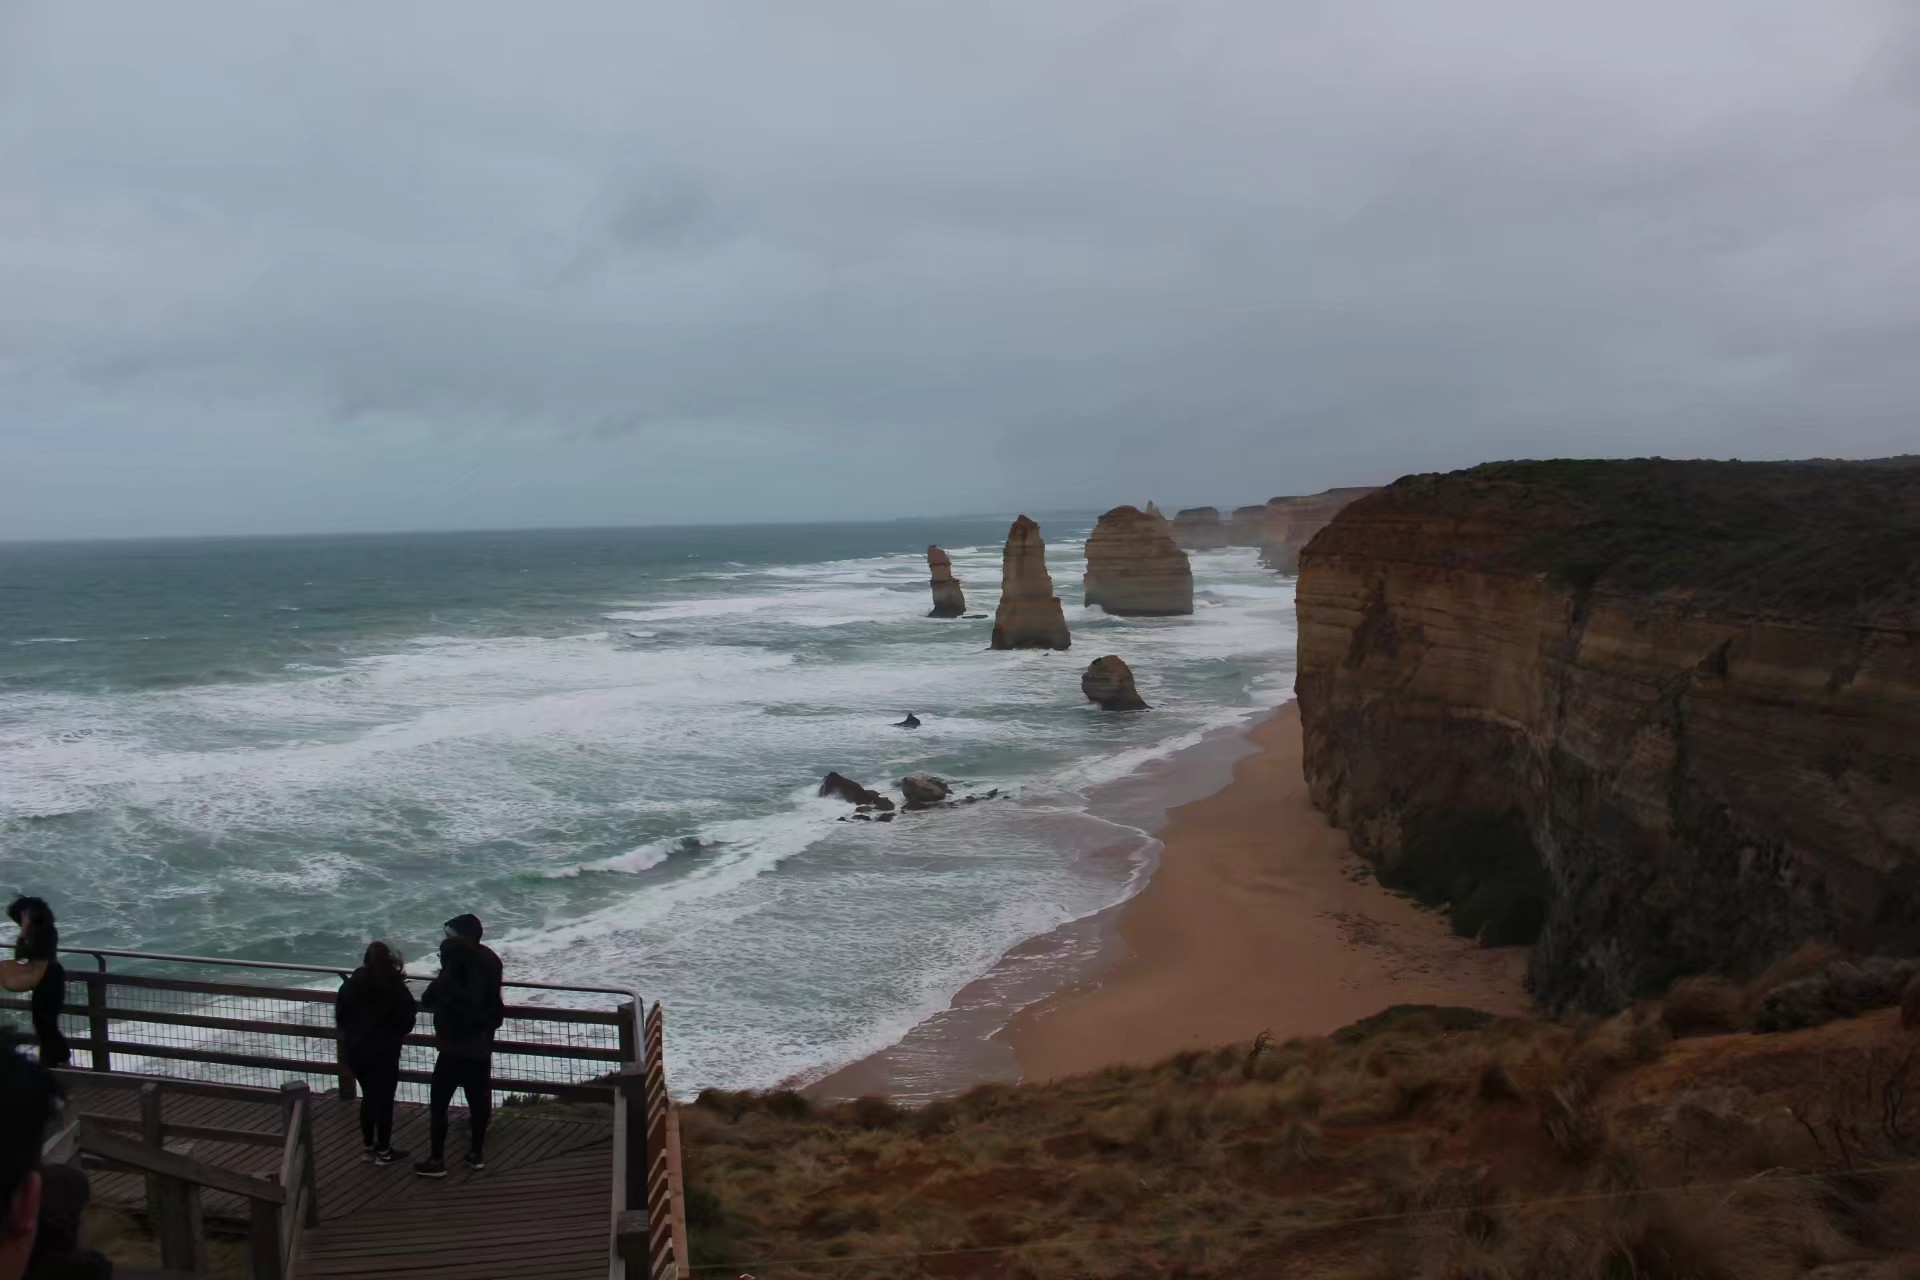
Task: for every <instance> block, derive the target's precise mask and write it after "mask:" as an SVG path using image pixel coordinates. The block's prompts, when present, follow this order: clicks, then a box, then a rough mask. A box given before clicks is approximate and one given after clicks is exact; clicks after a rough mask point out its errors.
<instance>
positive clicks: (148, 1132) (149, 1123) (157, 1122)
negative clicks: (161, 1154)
mask: <svg viewBox="0 0 1920 1280" xmlns="http://www.w3.org/2000/svg"><path fill="white" fill-rule="evenodd" d="M140 1141H142V1142H144V1143H146V1144H147V1145H148V1146H150V1147H152V1148H153V1149H154V1150H155V1151H164V1150H166V1145H167V1144H166V1137H165V1132H164V1130H163V1128H162V1125H161V1117H160V1086H159V1085H157V1084H143V1085H141V1086H140ZM161 1199H162V1196H161V1194H160V1175H159V1174H157V1173H150V1174H148V1175H147V1221H148V1222H158V1221H160V1201H161Z"/></svg>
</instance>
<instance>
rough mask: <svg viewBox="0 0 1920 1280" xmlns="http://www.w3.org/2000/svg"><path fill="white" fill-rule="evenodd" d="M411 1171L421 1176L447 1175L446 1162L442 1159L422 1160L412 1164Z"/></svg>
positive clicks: (436, 1176) (439, 1176)
mask: <svg viewBox="0 0 1920 1280" xmlns="http://www.w3.org/2000/svg"><path fill="white" fill-rule="evenodd" d="M413 1171H414V1173H415V1174H416V1175H418V1176H419V1177H422V1178H444V1177H446V1176H447V1163H446V1161H444V1160H422V1161H421V1162H420V1163H419V1164H416V1165H414V1166H413Z"/></svg>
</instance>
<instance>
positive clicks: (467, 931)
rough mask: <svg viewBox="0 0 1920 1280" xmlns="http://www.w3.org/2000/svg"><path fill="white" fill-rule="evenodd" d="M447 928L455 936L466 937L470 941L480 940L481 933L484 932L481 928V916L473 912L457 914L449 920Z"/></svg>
mask: <svg viewBox="0 0 1920 1280" xmlns="http://www.w3.org/2000/svg"><path fill="white" fill-rule="evenodd" d="M447 928H448V930H450V931H451V932H452V933H453V935H454V936H455V937H458V938H465V939H467V941H469V942H478V941H480V935H481V934H482V932H483V930H482V929H481V928H480V917H479V916H476V915H472V914H468V915H464V916H455V917H454V918H453V919H451V920H449V921H447Z"/></svg>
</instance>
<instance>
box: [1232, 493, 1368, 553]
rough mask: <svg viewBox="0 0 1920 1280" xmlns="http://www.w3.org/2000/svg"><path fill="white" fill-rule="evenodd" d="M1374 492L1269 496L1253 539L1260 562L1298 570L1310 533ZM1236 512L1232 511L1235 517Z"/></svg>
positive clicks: (1324, 525)
mask: <svg viewBox="0 0 1920 1280" xmlns="http://www.w3.org/2000/svg"><path fill="white" fill-rule="evenodd" d="M1374 492H1376V490H1374V489H1371V488H1358V489H1328V490H1327V491H1326V492H1324V493H1310V494H1308V495H1306V496H1305V497H1302V498H1269V499H1268V500H1267V505H1266V507H1265V508H1264V510H1265V515H1264V516H1263V517H1262V519H1261V523H1260V536H1259V538H1258V539H1256V545H1257V546H1258V547H1259V548H1260V562H1261V563H1262V564H1264V565H1266V566H1267V567H1268V568H1269V569H1272V570H1273V571H1274V572H1276V573H1298V572H1300V551H1301V549H1302V548H1303V547H1305V546H1306V545H1307V543H1309V542H1311V541H1312V540H1313V535H1314V534H1316V533H1318V532H1320V531H1321V530H1322V529H1324V528H1326V527H1327V524H1328V522H1329V521H1331V520H1332V519H1333V518H1334V517H1335V516H1337V515H1339V514H1340V512H1341V511H1343V510H1344V509H1345V508H1346V507H1347V504H1349V503H1351V502H1354V501H1356V500H1358V499H1360V498H1364V497H1366V496H1367V495H1368V494H1370V493H1374ZM1239 514H1240V513H1239V512H1237V511H1236V512H1235V513H1234V515H1235V516H1236V517H1237V516H1238V515H1239Z"/></svg>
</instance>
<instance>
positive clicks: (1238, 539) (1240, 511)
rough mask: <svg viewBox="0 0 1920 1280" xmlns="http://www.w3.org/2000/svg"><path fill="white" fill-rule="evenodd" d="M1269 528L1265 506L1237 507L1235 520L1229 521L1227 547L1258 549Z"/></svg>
mask: <svg viewBox="0 0 1920 1280" xmlns="http://www.w3.org/2000/svg"><path fill="white" fill-rule="evenodd" d="M1266 527H1267V509H1266V508H1265V507H1264V506H1252V507H1235V508H1234V509H1233V518H1232V519H1230V520H1229V521H1227V545H1228V546H1231V547H1257V546H1259V545H1260V544H1261V539H1262V536H1263V535H1264V534H1265V532H1266Z"/></svg>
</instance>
